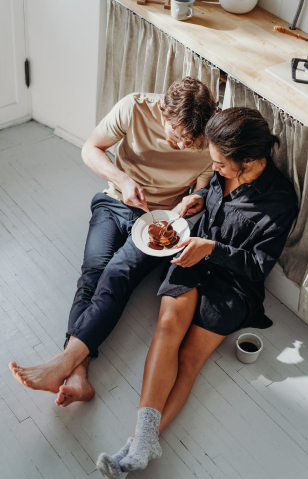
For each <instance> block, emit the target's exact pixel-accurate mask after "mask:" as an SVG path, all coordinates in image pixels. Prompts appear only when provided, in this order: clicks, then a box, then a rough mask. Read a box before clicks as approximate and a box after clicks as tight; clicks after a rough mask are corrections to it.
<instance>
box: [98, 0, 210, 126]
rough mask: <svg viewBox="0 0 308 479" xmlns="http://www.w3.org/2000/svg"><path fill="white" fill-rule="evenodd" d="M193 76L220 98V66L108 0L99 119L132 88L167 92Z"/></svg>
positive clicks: (141, 90)
mask: <svg viewBox="0 0 308 479" xmlns="http://www.w3.org/2000/svg"><path fill="white" fill-rule="evenodd" d="M188 75H190V76H193V77H196V78H198V79H199V80H201V81H203V82H204V83H205V84H206V85H207V86H208V87H209V88H210V89H211V91H212V93H213V95H214V97H215V98H216V99H217V101H218V99H219V69H218V68H216V67H214V66H212V65H211V64H210V63H208V62H207V61H206V60H204V59H203V58H200V57H199V56H198V55H196V54H195V53H194V52H192V51H191V50H189V49H188V48H186V47H184V45H182V44H181V43H179V42H178V41H176V40H174V39H173V38H171V37H170V36H168V35H166V34H165V33H164V32H162V31H161V30H159V29H158V28H157V27H155V26H154V25H152V24H150V23H149V22H147V21H146V20H144V19H143V18H141V17H139V16H138V15H136V14H134V13H133V12H132V11H131V10H129V9H127V8H126V7H124V6H123V5H121V4H120V3H118V2H117V1H115V0H108V24H107V51H106V64H105V78H104V83H103V89H102V94H101V97H100V102H99V119H101V118H103V117H104V116H105V115H106V114H107V113H108V112H109V111H110V110H111V108H112V107H113V106H114V104H115V103H116V102H117V101H118V100H120V99H121V98H123V97H124V96H125V95H128V94H129V93H133V92H137V91H138V92H149V93H153V92H154V93H166V91H167V89H168V87H169V86H170V85H171V83H172V82H174V81H175V80H179V79H181V78H183V77H185V76H188Z"/></svg>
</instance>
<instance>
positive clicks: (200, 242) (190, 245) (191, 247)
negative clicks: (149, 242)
mask: <svg viewBox="0 0 308 479" xmlns="http://www.w3.org/2000/svg"><path fill="white" fill-rule="evenodd" d="M199 198H200V197H199ZM201 199H202V198H201ZM202 201H203V200H202ZM184 245H187V247H186V248H185V249H184V250H183V251H182V253H181V255H180V256H179V257H178V258H173V259H172V261H171V263H173V264H177V265H178V266H182V268H190V267H191V266H193V265H194V264H197V263H199V261H201V260H202V259H203V258H204V257H205V256H206V255H207V254H209V255H210V254H211V253H212V251H213V248H214V246H215V241H212V240H207V239H203V238H189V239H188V240H187V241H185V242H184V243H181V244H179V245H177V246H175V248H181V247H182V246H184Z"/></svg>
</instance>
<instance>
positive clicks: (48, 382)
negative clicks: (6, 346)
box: [9, 353, 70, 393]
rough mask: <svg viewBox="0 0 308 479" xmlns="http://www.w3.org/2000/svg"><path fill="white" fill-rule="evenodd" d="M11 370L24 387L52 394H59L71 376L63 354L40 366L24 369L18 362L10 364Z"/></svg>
mask: <svg viewBox="0 0 308 479" xmlns="http://www.w3.org/2000/svg"><path fill="white" fill-rule="evenodd" d="M9 368H10V370H11V371H12V373H13V376H14V378H15V379H17V381H19V382H20V383H21V384H22V385H23V386H26V387H28V388H30V389H39V390H42V391H49V392H51V393H57V392H59V388H60V386H61V385H62V384H63V382H64V380H65V379H66V378H67V377H68V376H69V374H70V367H69V365H68V364H66V361H65V358H64V357H63V353H60V354H59V355H57V356H56V357H55V358H53V359H52V360H51V361H48V362H47V363H45V364H39V365H38V366H32V367H30V368H22V367H21V366H18V365H17V363H16V362H10V364H9Z"/></svg>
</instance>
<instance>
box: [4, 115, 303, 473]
mask: <svg viewBox="0 0 308 479" xmlns="http://www.w3.org/2000/svg"><path fill="white" fill-rule="evenodd" d="M104 185H105V183H104V181H103V180H101V179H100V178H98V177H96V176H95V175H94V174H92V172H91V171H90V170H89V169H88V168H87V167H86V166H84V164H83V163H82V160H81V157H80V150H79V149H78V148H76V147H75V146H73V145H71V144H69V143H67V142H65V141H63V140H61V139H59V138H57V137H55V136H54V135H53V132H52V130H50V129H49V128H46V127H44V126H42V125H39V124H37V123H35V122H30V123H27V124H24V125H21V126H16V127H13V128H10V129H7V130H3V131H1V132H0V242H1V248H0V314H1V335H0V361H1V363H0V478H1V479H12V478H18V479H25V478H28V479H39V478H42V477H43V478H46V479H47V478H48V479H55V478H57V479H68V478H76V479H77V478H78V479H84V478H86V477H90V478H92V479H94V478H95V479H97V478H99V477H102V476H101V475H100V473H99V472H98V471H96V468H95V462H96V459H97V456H98V454H99V453H100V452H101V451H106V452H109V453H114V452H116V451H117V450H118V448H119V447H121V446H122V445H123V443H124V441H126V439H127V437H128V436H129V435H130V434H131V433H132V431H133V427H134V424H135V419H136V409H137V406H138V400H139V393H140V389H141V380H142V373H143V364H144V360H145V357H146V354H147V350H148V347H149V345H150V341H151V337H152V334H153V331H154V328H155V323H156V318H157V313H158V308H159V300H158V299H157V297H156V290H157V287H158V284H159V280H158V276H159V275H158V272H157V271H156V272H154V273H153V274H151V275H150V276H149V277H148V278H147V279H146V280H145V281H144V282H143V283H142V284H141V286H140V287H139V288H138V289H137V290H136V292H135V293H134V295H133V297H132V298H131V301H130V302H129V305H128V306H127V308H126V311H125V313H124V315H123V317H122V319H121V321H120V323H119V325H118V326H117V327H116V329H115V330H114V332H113V334H112V335H111V336H110V338H109V339H108V340H107V341H106V343H105V344H103V345H102V346H101V348H100V350H101V352H100V355H99V358H98V359H95V360H93V361H92V364H91V366H90V380H91V382H92V384H93V386H94V388H95V389H96V392H97V394H96V396H95V398H94V400H93V401H91V402H90V403H87V404H78V403H75V404H72V405H71V406H69V407H68V408H66V409H65V408H59V407H57V406H56V405H55V403H54V396H53V395H52V394H50V393H44V392H33V391H31V390H29V389H26V388H23V387H22V386H21V385H20V384H19V383H18V382H16V381H15V380H14V379H13V378H12V376H11V373H10V371H9V370H8V367H7V364H8V362H9V360H12V359H15V360H17V361H18V362H19V363H20V364H21V365H23V366H27V365H32V364H38V363H41V362H42V361H47V360H48V359H49V358H51V357H52V356H53V355H55V354H56V353H58V352H59V351H60V350H61V349H62V344H63V341H64V334H65V331H66V324H67V318H68V313H69V309H70V306H71V301H72V298H73V295H74V291H75V284H76V280H77V278H78V275H79V271H80V265H81V261H82V256H83V247H84V243H85V239H86V234H87V223H88V220H89V218H90V209H89V205H90V200H91V198H92V196H93V195H94V194H95V193H96V192H97V191H101V190H102V189H103V188H104ZM266 309H267V314H268V315H269V316H270V317H271V318H272V319H273V321H274V326H273V327H272V328H270V329H268V330H264V331H257V333H258V334H259V335H260V336H261V337H262V339H263V341H264V346H265V347H264V350H263V352H262V354H261V356H260V358H259V360H258V361H257V363H255V364H253V365H251V366H244V365H243V364H242V363H240V362H239V361H238V360H237V359H236V356H235V339H236V337H237V334H236V333H235V334H233V335H231V336H229V337H228V338H227V339H226V340H225V341H224V342H223V343H222V345H221V346H220V347H219V348H218V350H217V351H216V352H215V353H214V354H213V355H212V357H211V358H210V359H209V360H208V361H207V363H206V364H205V366H204V367H203V369H202V371H201V373H200V374H199V376H198V378H197V381H196V383H195V386H194V388H193V391H192V394H191V395H190V398H189V400H188V403H187V405H186V406H185V408H184V409H183V411H182V412H181V414H180V415H179V416H178V418H177V419H176V420H175V421H174V423H173V424H172V425H171V426H170V427H169V429H168V430H167V431H166V432H165V433H164V434H163V435H162V438H161V444H162V448H163V457H162V458H161V459H160V460H158V461H153V462H152V463H150V465H149V467H148V468H147V469H146V470H145V471H143V472H138V473H136V474H135V477H137V478H144V479H151V478H152V479H195V478H198V479H207V478H214V479H240V478H243V479H291V478H294V477H296V478H297V479H306V478H307V477H308V379H307V374H308V350H307V347H306V345H307V343H308V326H307V325H306V324H304V323H303V322H302V321H301V320H300V319H299V318H297V317H296V316H295V315H294V314H293V313H291V312H290V311H289V310H288V309H287V308H286V307H285V306H283V305H282V304H281V303H280V302H279V301H277V300H276V299H275V298H274V297H273V296H272V295H270V294H268V295H267V299H266ZM166 367H167V365H166ZM129 477H133V475H131V476H129Z"/></svg>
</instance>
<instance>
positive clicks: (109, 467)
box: [96, 437, 134, 479]
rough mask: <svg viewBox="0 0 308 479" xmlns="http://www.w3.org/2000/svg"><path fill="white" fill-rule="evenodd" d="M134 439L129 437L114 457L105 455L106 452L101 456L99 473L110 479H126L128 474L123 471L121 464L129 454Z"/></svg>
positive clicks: (98, 467) (98, 460)
mask: <svg viewBox="0 0 308 479" xmlns="http://www.w3.org/2000/svg"><path fill="white" fill-rule="evenodd" d="M133 439H134V438H133V437H129V438H128V439H127V443H126V444H125V446H123V447H122V449H120V450H119V452H117V453H116V454H114V455H113V456H109V454H105V453H104V452H103V453H102V454H100V455H99V456H98V459H97V463H96V466H97V469H98V470H99V472H101V473H102V474H104V476H105V477H107V478H108V479H125V477H126V476H127V474H128V473H127V472H123V471H122V470H121V468H120V466H119V462H120V461H121V459H123V458H124V457H125V456H126V455H127V454H128V451H129V448H130V446H131V443H132V442H133Z"/></svg>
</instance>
